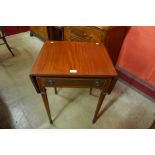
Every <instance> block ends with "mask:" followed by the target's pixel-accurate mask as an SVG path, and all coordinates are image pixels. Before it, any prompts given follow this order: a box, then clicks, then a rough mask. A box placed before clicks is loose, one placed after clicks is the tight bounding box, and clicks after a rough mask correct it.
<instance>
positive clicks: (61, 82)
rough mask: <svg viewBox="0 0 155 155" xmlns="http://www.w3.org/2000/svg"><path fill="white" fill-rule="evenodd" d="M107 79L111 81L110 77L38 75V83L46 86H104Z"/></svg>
mask: <svg viewBox="0 0 155 155" xmlns="http://www.w3.org/2000/svg"><path fill="white" fill-rule="evenodd" d="M107 81H110V79H80V78H78V79H76V78H47V77H37V82H38V84H39V85H40V86H44V87H75V88H78V87H81V88H91V87H92V88H102V87H103V86H104V85H105V83H106V82H107Z"/></svg>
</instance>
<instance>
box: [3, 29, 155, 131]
mask: <svg viewBox="0 0 155 155" xmlns="http://www.w3.org/2000/svg"><path fill="white" fill-rule="evenodd" d="M7 40H8V42H9V44H10V46H11V47H12V49H13V52H14V54H15V57H12V56H11V54H10V53H9V51H8V50H7V48H6V47H5V46H0V128H54V129H55V128H148V127H149V126H151V124H152V122H153V120H154V119H155V116H154V113H155V103H154V102H153V101H151V100H149V99H148V98H146V97H144V96H143V95H141V94H140V93H138V92H137V91H135V90H134V89H132V88H130V87H128V86H127V85H126V84H124V83H123V82H121V81H118V82H117V84H116V86H115V88H114V90H113V92H112V94H111V95H109V96H107V97H106V98H105V101H104V106H103V107H104V108H105V112H104V114H103V115H102V117H101V118H100V119H99V120H98V121H97V123H95V124H92V122H91V121H92V118H93V114H94V111H95V107H96V103H97V101H98V95H99V90H95V89H94V90H93V95H89V89H77V88H75V89H71V88H64V89H59V93H58V95H55V94H54V90H53V89H48V96H49V102H50V107H51V111H52V116H53V118H54V124H53V125H50V124H49V122H48V117H47V114H46V112H45V109H44V106H43V102H42V99H41V97H40V95H39V94H37V93H36V92H35V89H34V88H33V86H32V83H31V81H30V79H29V73H30V71H31V68H32V65H33V63H34V61H35V59H36V56H37V55H38V52H39V50H40V48H41V47H42V45H43V42H42V41H41V40H39V39H38V38H36V37H30V36H29V32H26V33H21V34H17V35H13V36H9V37H7Z"/></svg>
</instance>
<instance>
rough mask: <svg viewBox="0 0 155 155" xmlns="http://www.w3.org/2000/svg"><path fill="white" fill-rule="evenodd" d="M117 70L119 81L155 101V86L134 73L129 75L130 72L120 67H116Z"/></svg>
mask: <svg viewBox="0 0 155 155" xmlns="http://www.w3.org/2000/svg"><path fill="white" fill-rule="evenodd" d="M116 70H117V73H118V77H119V79H121V80H123V81H125V82H127V83H128V84H129V85H130V86H131V87H134V88H136V89H137V90H139V91H140V92H141V93H142V94H143V95H146V97H149V98H150V99H151V100H152V101H155V86H152V85H150V84H149V83H147V82H146V81H144V80H142V79H140V78H138V77H136V76H135V75H133V74H132V73H129V72H128V71H126V70H124V69H122V68H120V67H119V66H118V65H116Z"/></svg>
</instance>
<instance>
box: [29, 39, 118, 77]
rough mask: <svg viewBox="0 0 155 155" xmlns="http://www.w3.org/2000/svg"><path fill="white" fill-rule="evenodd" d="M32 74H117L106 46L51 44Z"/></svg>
mask: <svg viewBox="0 0 155 155" xmlns="http://www.w3.org/2000/svg"><path fill="white" fill-rule="evenodd" d="M31 75H33V76H36V75H38V76H53V77H113V76H117V73H116V71H115V68H114V66H113V64H112V61H111V59H110V56H109V55H108V52H107V50H106V48H105V46H104V45H103V44H102V43H95V42H69V41H47V42H45V44H44V45H43V47H42V49H41V51H40V54H39V56H38V58H37V59H36V62H35V64H34V65H33V69H32V72H31Z"/></svg>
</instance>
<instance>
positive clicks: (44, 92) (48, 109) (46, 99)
mask: <svg viewBox="0 0 155 155" xmlns="http://www.w3.org/2000/svg"><path fill="white" fill-rule="evenodd" d="M41 96H42V99H43V102H44V105H45V108H46V112H47V114H48V118H49V121H50V123H51V124H53V121H52V118H51V112H50V107H49V103H48V98H47V93H46V89H44V91H43V92H41Z"/></svg>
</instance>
